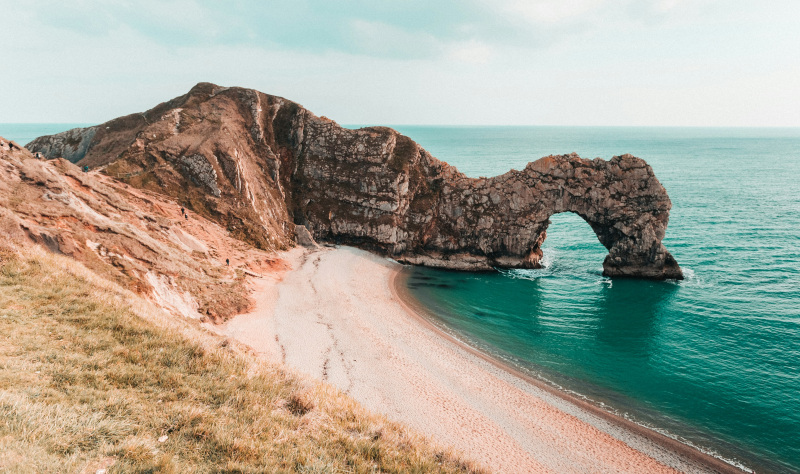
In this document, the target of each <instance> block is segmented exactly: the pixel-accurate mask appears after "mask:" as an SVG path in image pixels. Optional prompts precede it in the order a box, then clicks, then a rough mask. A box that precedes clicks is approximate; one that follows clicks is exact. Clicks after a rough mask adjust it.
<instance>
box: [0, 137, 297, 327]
mask: <svg viewBox="0 0 800 474" xmlns="http://www.w3.org/2000/svg"><path fill="white" fill-rule="evenodd" d="M180 207H181V206H180V205H179V204H176V203H175V202H170V200H168V199H165V198H164V196H163V195H161V194H157V193H152V192H148V191H143V190H139V189H136V188H132V187H130V186H127V185H124V184H122V183H120V182H118V181H116V180H114V179H112V178H110V177H108V176H104V175H102V174H100V173H97V172H89V173H84V172H83V171H81V170H80V169H79V168H78V167H77V166H75V165H74V164H72V163H70V162H68V161H66V160H64V159H55V160H50V161H44V160H39V159H36V158H35V157H34V155H33V154H32V153H30V152H29V151H28V150H26V149H24V148H22V147H20V146H18V145H16V144H15V143H13V142H9V141H7V140H5V139H3V138H2V137H0V240H3V241H11V242H17V243H19V242H24V241H30V242H33V243H36V244H39V245H42V246H44V247H47V248H48V249H49V250H51V251H53V252H56V253H61V254H64V255H68V256H70V257H72V258H74V259H75V260H77V261H80V262H82V263H83V264H84V265H85V266H86V267H88V268H89V269H91V270H93V271H94V272H96V273H97V274H98V275H100V276H102V277H104V278H107V279H109V280H112V281H115V282H117V283H119V284H121V285H123V286H125V287H126V288H129V289H130V290H132V291H134V292H137V293H140V294H143V295H146V296H148V297H150V298H152V299H153V300H154V301H155V302H156V303H157V304H159V305H160V306H162V307H164V308H165V309H167V310H169V311H171V312H173V313H176V314H180V315H183V316H186V317H193V318H198V319H209V320H216V321H219V320H224V319H226V318H228V317H230V316H232V315H234V314H238V313H241V312H242V311H244V310H246V309H247V308H248V307H249V306H250V304H251V301H250V300H249V289H248V288H247V285H246V281H245V279H246V277H245V274H246V273H248V272H249V273H250V274H253V273H256V272H258V273H268V272H269V271H271V270H274V269H276V268H280V266H281V265H282V263H281V262H280V261H278V260H276V259H275V258H274V257H273V256H270V255H267V254H266V253H265V252H263V251H258V250H256V249H253V247H252V246H249V245H247V244H245V243H243V242H241V241H239V240H236V239H233V238H231V237H229V236H228V235H227V234H228V233H227V232H226V231H225V229H223V228H221V227H220V226H219V225H217V224H216V223H215V222H211V221H207V220H205V219H203V218H202V217H199V216H197V215H195V214H194V213H191V216H190V217H189V218H188V219H187V218H186V216H184V215H182V213H181V212H180ZM226 259H228V260H229V261H230V265H227V264H226V263H225V260H226Z"/></svg>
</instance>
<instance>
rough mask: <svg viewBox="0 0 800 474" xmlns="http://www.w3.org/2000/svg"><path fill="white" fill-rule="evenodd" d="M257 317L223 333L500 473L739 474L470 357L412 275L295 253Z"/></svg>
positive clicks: (336, 252)
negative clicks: (407, 290)
mask: <svg viewBox="0 0 800 474" xmlns="http://www.w3.org/2000/svg"><path fill="white" fill-rule="evenodd" d="M282 257H283V258H285V259H286V260H287V261H288V262H289V264H290V266H291V270H289V271H287V272H286V273H285V274H283V276H282V279H275V278H271V279H263V280H258V282H257V284H256V286H257V287H256V293H255V295H254V296H255V298H256V308H255V309H254V310H253V311H252V312H251V313H248V314H245V315H240V316H237V317H236V318H234V319H232V320H230V321H228V322H227V323H226V324H225V325H224V326H222V327H221V328H219V329H220V330H221V331H222V332H223V333H225V334H227V335H228V336H230V337H232V338H235V339H237V340H239V341H241V342H243V343H245V344H248V345H250V346H251V347H253V348H254V349H255V350H256V351H258V352H259V353H261V354H262V355H263V356H265V357H266V358H268V359H270V360H273V361H276V362H281V363H285V364H287V365H288V366H290V367H292V368H294V369H296V370H299V371H302V372H305V373H307V374H308V375H310V376H312V377H315V378H317V379H320V380H324V381H326V382H328V383H330V384H333V385H334V386H336V387H338V388H339V389H340V390H342V391H343V392H345V393H347V394H349V395H350V396H352V397H353V398H354V399H356V400H357V401H359V402H360V403H361V404H362V405H364V406H365V407H366V408H368V409H370V410H372V411H374V412H378V413H382V414H384V415H386V416H387V417H388V418H390V419H392V420H395V421H400V422H403V423H405V424H407V425H409V426H410V427H412V428H413V429H415V430H417V431H419V432H421V433H423V434H426V435H428V436H430V437H431V438H432V439H433V440H434V441H436V442H437V443H440V444H442V445H449V446H453V447H455V448H456V449H457V450H459V451H461V452H462V453H463V454H464V455H465V456H466V457H468V458H470V459H473V460H475V461H478V462H480V463H482V464H484V465H485V466H487V467H488V468H489V469H491V470H493V471H497V472H509V473H512V472H513V473H518V472H609V473H610V472H675V471H682V472H738V471H737V470H736V469H735V468H733V467H732V466H730V465H728V464H726V463H723V462H722V461H718V460H716V459H714V458H711V457H710V456H706V455H704V454H702V453H700V452H698V451H696V450H694V449H692V448H690V447H688V446H685V445H683V444H681V443H678V442H677V441H674V440H672V439H670V438H667V437H664V436H661V435H659V434H657V433H655V432H652V431H650V430H647V429H645V428H641V427H639V426H638V425H635V424H633V423H631V422H629V421H627V420H624V419H622V418H619V417H616V416H614V415H612V414H610V413H607V412H605V411H603V410H601V409H599V408H597V407H594V406H592V405H590V404H588V403H586V402H584V401H582V400H580V399H577V398H574V397H571V396H570V395H568V394H566V393H561V392H558V391H557V390H555V389H553V388H551V387H549V386H547V385H545V384H543V383H541V382H539V381H537V380H533V379H531V378H528V377H526V376H524V375H523V374H520V373H517V372H515V371H513V370H511V369H509V368H508V367H505V366H503V365H502V364H500V363H499V362H497V361H495V360H493V359H491V358H489V357H487V356H485V355H484V354H481V353H480V352H478V351H476V350H474V349H472V348H469V347H467V346H465V345H464V344H462V343H460V342H458V341H456V340H454V339H453V338H452V337H450V336H448V335H447V334H445V333H443V332H442V331H440V330H438V329H437V328H436V327H434V326H433V325H432V324H430V323H429V322H428V321H427V320H426V319H425V318H424V317H423V316H421V315H420V311H421V308H418V307H416V305H415V303H414V301H413V299H410V298H409V297H408V295H405V294H403V288H404V286H403V285H402V284H397V283H399V282H398V281H397V280H396V279H397V278H398V275H399V274H400V271H401V269H402V266H401V265H399V264H396V263H394V262H390V261H389V260H386V259H383V258H380V257H377V256H375V255H372V254H370V253H368V252H364V251H361V250H357V249H352V248H347V247H342V248H336V249H333V248H321V249H319V250H314V251H309V250H305V249H299V248H297V249H293V250H291V251H289V252H286V253H285V254H284V255H282Z"/></svg>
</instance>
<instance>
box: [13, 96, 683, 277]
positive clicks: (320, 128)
mask: <svg viewBox="0 0 800 474" xmlns="http://www.w3.org/2000/svg"><path fill="white" fill-rule="evenodd" d="M28 147H29V148H30V149H31V150H32V151H36V152H41V153H43V154H44V155H46V156H48V157H51V158H54V157H59V156H64V157H68V158H69V159H70V160H71V161H73V162H77V163H78V164H79V165H88V166H91V167H103V168H104V171H105V173H107V174H109V175H110V176H114V177H117V178H118V179H120V180H122V181H124V182H126V183H129V184H131V185H134V186H138V187H141V188H146V189H152V190H157V191H159V192H163V193H167V194H169V195H171V196H174V197H175V198H176V199H179V200H180V201H181V202H182V203H185V204H186V205H187V206H188V207H190V208H192V209H194V210H195V211H197V212H199V213H201V214H203V215H205V216H207V217H209V218H211V219H214V220H216V221H218V222H220V223H221V224H222V225H224V226H226V227H227V228H228V229H229V230H230V231H231V232H232V233H233V234H234V235H236V236H237V237H239V238H241V239H243V240H246V241H249V242H251V243H254V244H255V245H257V246H259V247H261V248H264V249H275V248H284V247H286V246H289V245H293V242H294V238H295V224H297V225H303V226H305V227H306V228H308V230H309V231H310V232H311V234H312V236H313V237H314V238H315V239H316V240H317V241H323V242H336V243H342V244H348V245H355V246H358V247H362V248H367V249H370V250H373V251H377V252H380V253H383V254H385V255H388V256H391V257H393V258H395V259H397V260H399V261H402V262H409V263H414V264H422V265H429V266H436V267H443V268H452V269H460V270H488V269H491V268H493V267H506V268H518V267H521V268H537V267H538V266H539V260H540V258H541V256H542V251H541V245H542V243H543V242H544V239H545V238H546V230H547V226H548V225H549V223H550V221H549V218H550V216H551V215H553V214H555V213H559V212H574V213H576V214H578V215H580V216H581V217H582V218H583V219H584V220H586V222H587V223H588V224H589V225H590V226H591V227H592V229H593V230H594V231H595V233H596V234H597V236H598V239H599V240H600V242H601V243H602V244H603V245H604V246H605V247H606V248H607V249H608V250H609V254H608V256H607V257H606V259H605V261H604V262H603V268H604V274H605V275H608V276H630V277H642V278H654V279H664V278H681V277H682V273H681V270H680V267H679V266H678V264H677V262H676V261H675V259H674V258H673V257H672V255H670V253H669V252H668V251H667V250H666V248H665V247H664V246H663V245H662V243H661V241H662V239H663V238H664V234H665V231H666V228H667V223H668V221H669V210H670V207H671V202H670V200H669V197H668V196H667V193H666V191H665V189H664V188H663V186H661V184H660V183H659V182H658V180H657V179H656V177H655V175H654V174H653V171H652V169H651V168H650V166H648V165H647V163H645V162H644V161H643V160H641V159H639V158H635V157H633V156H630V155H623V156H617V157H614V158H613V159H611V160H609V161H605V160H602V159H599V158H597V159H594V160H586V159H581V158H580V157H578V156H577V155H562V156H549V157H545V158H542V159H540V160H537V161H535V162H532V163H530V164H528V166H527V167H526V168H525V169H524V170H521V171H516V170H512V171H509V172H508V173H505V174H503V175H501V176H496V177H493V178H480V179H473V178H468V177H466V176H465V175H464V174H462V173H460V172H458V170H456V169H455V168H454V167H452V166H450V165H448V164H446V163H443V162H441V161H439V160H437V159H436V158H434V157H432V156H431V155H430V154H429V153H428V152H426V151H425V150H424V149H422V148H421V147H420V146H419V145H417V144H416V143H415V142H414V141H412V140H411V139H410V138H408V137H406V136H404V135H401V134H400V133H398V132H396V131H395V130H392V129H389V128H384V127H370V128H362V129H359V130H350V129H345V128H342V127H340V126H339V125H337V124H336V123H335V122H333V121H331V120H328V119H326V118H324V117H317V116H315V115H314V114H312V113H311V112H309V111H308V110H306V109H304V108H303V107H301V106H300V105H298V104H296V103H294V102H291V101H289V100H286V99H283V98H280V97H275V96H270V95H266V94H263V93H261V92H257V91H254V90H250V89H242V88H236V87H234V88H222V87H218V86H215V85H213V84H208V83H201V84H198V85H197V86H195V87H194V88H193V89H192V90H191V91H190V92H189V93H188V94H186V95H184V96H181V97H178V98H176V99H173V100H171V101H169V102H166V103H163V104H160V105H158V106H157V107H155V108H153V109H151V110H149V111H147V112H145V113H143V114H134V115H129V116H126V117H121V118H118V119H115V120H112V121H110V122H107V123H105V124H103V125H100V126H96V127H90V128H88V129H77V130H71V131H69V132H64V133H62V134H58V135H53V136H47V137H40V138H38V139H36V140H34V141H33V142H31V143H30V144H29V145H28Z"/></svg>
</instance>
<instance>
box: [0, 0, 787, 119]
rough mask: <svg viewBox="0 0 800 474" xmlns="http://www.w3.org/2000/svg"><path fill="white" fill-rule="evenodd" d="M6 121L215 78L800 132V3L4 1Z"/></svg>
mask: <svg viewBox="0 0 800 474" xmlns="http://www.w3.org/2000/svg"><path fill="white" fill-rule="evenodd" d="M0 11H2V12H3V18H2V20H0V21H2V26H0V58H2V60H3V63H4V64H3V66H4V67H2V69H1V70H2V74H0V122H85V123H98V122H103V121H105V120H108V119H111V118H114V117H116V116H119V115H123V114H127V113H132V112H138V111H142V110H145V109H147V108H150V107H152V106H154V105H155V104H157V103H159V102H162V101H164V100H167V99H170V98H172V97H175V96H177V95H181V94H183V93H185V92H186V91H187V90H188V89H189V88H190V87H191V86H192V85H194V84H195V83H197V82H200V81H209V82H215V83H218V84H221V85H228V86H231V85H239V86H245V87H252V88H255V89H258V90H261V91H263V92H267V93H270V94H276V95H281V96H284V97H286V98H289V99H292V100H295V101H297V102H299V103H301V104H303V105H304V106H306V107H307V108H309V109H311V110H312V111H313V112H315V113H317V114H318V115H326V116H328V117H330V118H332V119H334V120H336V121H338V122H339V123H344V124H348V123H360V124H483V125H515V124H516V125H685V126H800V1H798V0H791V1H779V0H776V1H770V0H764V1H743V0H727V1H713V0H694V1H690V0H596V1H589V0H575V1H568V0H530V1H524V0H462V1H457V0H442V1H435V0H428V1H423V0H409V1H400V0H397V1H387V2H384V1H379V0H372V1H369V0H350V1H339V2H333V1H311V0H305V1H303V0H294V1H285V0H280V1H272V2H270V1H243V0H239V1H228V2H211V1H208V2H202V1H196V0H175V1H155V0H143V1H136V2H134V1H117V2H114V1H99V0H74V1H71V2H63V1H36V0H33V1H21V0H0Z"/></svg>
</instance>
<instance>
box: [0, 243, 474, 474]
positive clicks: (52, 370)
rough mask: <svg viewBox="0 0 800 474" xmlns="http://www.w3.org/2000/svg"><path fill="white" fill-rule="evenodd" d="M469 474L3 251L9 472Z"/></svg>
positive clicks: (156, 318)
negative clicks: (409, 473) (414, 473)
mask: <svg viewBox="0 0 800 474" xmlns="http://www.w3.org/2000/svg"><path fill="white" fill-rule="evenodd" d="M97 466H102V467H107V468H108V470H109V472H181V473H183V472H219V471H226V472H376V471H381V472H384V471H385V472H469V471H474V470H475V468H474V467H473V466H472V465H471V464H469V463H465V462H463V461H461V460H460V459H459V458H457V457H456V456H454V455H453V454H452V453H449V452H443V451H439V450H437V449H436V448H435V447H432V446H431V444H430V442H429V441H428V440H426V439H424V438H422V437H420V436H418V435H415V434H412V433H410V432H409V431H407V430H406V429H405V428H403V427H402V426H399V425H396V424H393V423H390V422H388V421H386V420H385V419H383V418H381V417H377V416H375V415H372V414H370V413H368V412H366V411H365V410H364V409H363V408H361V407H360V406H359V405H358V404H356V403H355V402H354V401H353V400H352V399H350V398H348V397H346V396H344V395H342V394H341V393H339V392H338V391H336V390H335V389H333V388H331V387H329V386H326V385H322V384H319V383H316V382H311V381H308V380H303V379H302V378H300V377H298V376H297V375H294V374H292V373H290V372H288V371H286V370H284V369H282V368H281V367H277V366H271V365H267V364H265V363H264V362H261V361H259V360H257V359H256V358H255V357H254V356H253V355H251V354H249V353H248V352H247V351H244V350H242V349H241V348H240V347H239V346H238V345H237V344H235V343H230V342H224V341H223V340H222V339H220V338H218V337H216V336H211V335H209V334H207V333H205V332H203V331H202V330H200V329H199V328H198V327H195V326H192V325H191V323H189V322H185V321H177V320H174V319H171V318H169V317H167V316H166V315H165V314H164V313H163V312H161V311H160V310H157V309H156V308H155V307H153V306H152V305H150V304H149V303H147V302H145V301H144V300H142V299H140V298H138V297H136V296H135V295H133V294H132V293H130V292H128V291H126V290H123V289H121V288H120V287H118V286H116V285H115V284H113V283H111V282H109V281H107V280H103V279H101V278H99V277H98V276H96V275H95V274H93V273H91V272H90V271H88V270H86V269H85V268H84V267H82V266H80V265H79V264H77V263H75V262H74V261H73V260H70V259H68V258H65V257H60V256H56V255H52V254H49V253H46V252H45V251H43V250H41V249H39V248H38V247H26V248H17V247H9V246H5V247H0V471H2V472H94V471H91V469H96V468H97Z"/></svg>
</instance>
